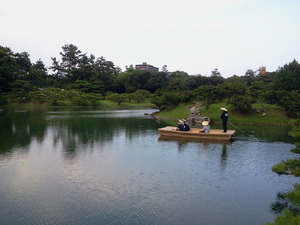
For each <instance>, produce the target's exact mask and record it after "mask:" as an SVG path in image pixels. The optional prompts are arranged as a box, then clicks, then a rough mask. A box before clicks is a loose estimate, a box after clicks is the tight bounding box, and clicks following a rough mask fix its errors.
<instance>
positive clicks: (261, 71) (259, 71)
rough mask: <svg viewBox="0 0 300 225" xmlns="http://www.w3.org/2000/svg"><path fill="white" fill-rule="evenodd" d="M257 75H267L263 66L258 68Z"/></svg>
mask: <svg viewBox="0 0 300 225" xmlns="http://www.w3.org/2000/svg"><path fill="white" fill-rule="evenodd" d="M258 73H259V74H260V75H264V74H266V73H267V70H266V67H265V66H261V67H259V69H258Z"/></svg>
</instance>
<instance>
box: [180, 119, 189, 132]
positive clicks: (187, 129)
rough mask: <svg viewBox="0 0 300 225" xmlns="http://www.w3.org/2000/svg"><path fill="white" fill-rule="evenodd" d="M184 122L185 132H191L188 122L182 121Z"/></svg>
mask: <svg viewBox="0 0 300 225" xmlns="http://www.w3.org/2000/svg"><path fill="white" fill-rule="evenodd" d="M182 122H183V131H189V130H190V126H189V125H188V123H187V122H186V120H185V119H182Z"/></svg>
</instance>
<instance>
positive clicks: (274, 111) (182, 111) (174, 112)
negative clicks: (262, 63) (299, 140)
mask: <svg viewBox="0 0 300 225" xmlns="http://www.w3.org/2000/svg"><path fill="white" fill-rule="evenodd" d="M189 105H191V104H180V105H179V106H177V107H174V108H172V109H168V110H163V111H162V112H159V113H158V114H157V115H156V116H158V117H161V118H171V119H177V118H187V117H188V115H189V110H188V108H187V107H188V106H189ZM221 107H225V108H227V109H228V112H229V116H230V117H229V121H230V122H232V123H243V124H248V123H249V124H277V125H278V124H282V125H283V124H288V121H289V119H288V118H287V117H286V116H285V114H284V111H283V110H282V109H280V108H278V107H276V106H274V105H268V104H262V103H255V104H253V105H252V108H253V110H252V111H251V112H249V113H243V114H242V113H238V112H235V111H233V109H232V108H231V106H230V105H227V104H225V103H216V104H212V105H211V106H210V107H209V108H206V107H205V106H204V107H200V108H199V109H200V115H201V116H205V117H209V118H210V120H211V121H216V122H220V115H221V113H222V111H221V110H220V108H221ZM254 108H256V109H264V112H262V111H261V112H257V111H256V110H254ZM263 113H266V114H267V116H265V117H262V114H263Z"/></svg>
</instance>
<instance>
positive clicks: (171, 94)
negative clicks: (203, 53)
mask: <svg viewBox="0 0 300 225" xmlns="http://www.w3.org/2000/svg"><path fill="white" fill-rule="evenodd" d="M59 54H60V59H57V58H51V59H52V65H51V66H50V67H49V68H46V66H45V65H44V63H43V62H42V61H41V60H38V61H37V62H35V63H33V62H31V60H30V55H29V54H28V53H27V52H21V53H15V52H12V51H11V49H10V48H9V47H3V46H0V105H1V106H2V107H3V106H5V105H9V104H14V103H17V104H22V103H28V102H32V103H35V104H50V105H63V104H65V103H66V102H69V103H71V104H73V105H95V106H97V105H100V104H101V101H104V100H112V101H114V102H117V103H118V104H122V103H124V102H136V103H139V102H143V101H145V99H148V100H150V102H151V103H152V104H154V105H155V106H156V107H158V108H159V109H166V108H169V107H173V106H176V105H178V104H180V103H191V102H199V101H200V102H203V103H204V104H205V105H207V106H209V105H210V104H213V103H216V102H220V101H222V102H227V103H228V104H230V105H232V106H233V108H234V109H235V110H236V111H239V112H241V113H243V112H247V111H249V110H251V107H252V104H253V103H256V102H261V103H268V104H273V105H277V106H279V107H281V108H282V109H284V110H285V112H286V115H287V116H289V117H292V118H299V115H300V114H299V112H300V100H299V99H300V65H299V63H298V62H297V61H296V60H293V61H292V62H290V63H288V64H286V65H283V66H282V67H279V68H278V70H277V71H274V72H267V73H265V74H260V73H258V72H257V71H254V70H252V69H248V70H247V71H246V72H245V74H244V75H241V76H236V75H234V76H232V77H229V78H223V77H222V75H221V73H220V72H219V71H218V69H214V70H213V71H212V72H211V75H210V76H201V75H198V76H194V75H189V74H187V73H186V72H184V71H174V72H169V71H167V69H166V67H164V69H163V70H162V71H160V72H153V71H142V70H137V69H135V68H134V67H133V66H132V65H131V66H128V67H127V68H126V69H125V71H121V69H120V68H119V67H118V66H116V65H115V64H114V63H113V62H111V61H108V60H106V59H105V58H104V57H103V56H101V57H96V56H94V55H93V54H91V55H87V53H82V52H81V51H80V50H79V49H78V47H77V46H75V45H73V44H69V45H64V46H63V47H62V51H61V52H60V53H59Z"/></svg>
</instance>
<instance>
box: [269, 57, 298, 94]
mask: <svg viewBox="0 0 300 225" xmlns="http://www.w3.org/2000/svg"><path fill="white" fill-rule="evenodd" d="M273 85H274V89H276V90H286V91H293V90H300V64H299V63H298V62H297V61H296V60H294V61H293V62H291V63H289V64H286V65H284V66H283V67H282V68H280V69H279V70H278V71H277V72H276V73H275V78H274V81H273Z"/></svg>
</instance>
